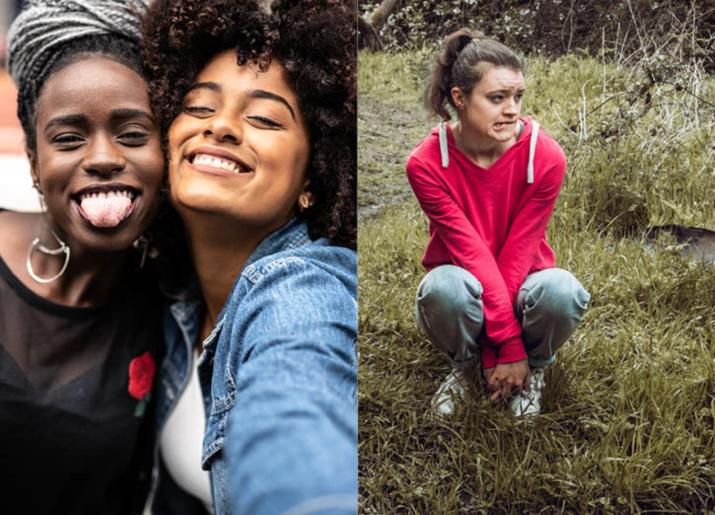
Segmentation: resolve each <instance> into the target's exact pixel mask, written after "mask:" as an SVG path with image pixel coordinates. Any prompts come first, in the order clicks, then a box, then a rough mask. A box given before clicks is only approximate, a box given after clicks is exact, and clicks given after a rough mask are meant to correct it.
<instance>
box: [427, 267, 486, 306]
mask: <svg viewBox="0 0 715 515" xmlns="http://www.w3.org/2000/svg"><path fill="white" fill-rule="evenodd" d="M481 299H482V286H481V284H480V283H479V281H478V280H477V279H476V278H475V277H474V276H473V275H472V274H470V273H469V272H467V271H466V270H464V269H463V268H459V267H457V266H453V265H442V266H439V267H437V268H434V269H433V270H431V271H430V272H429V273H428V274H427V275H426V276H425V277H424V279H422V282H421V283H420V286H419V288H418V290H417V298H416V302H417V308H418V311H422V310H425V309H426V310H429V311H431V312H435V311H438V312H439V313H440V314H442V315H443V316H450V317H451V316H455V317H457V316H460V315H462V314H463V313H464V312H465V311H473V310H474V309H475V308H478V309H479V310H481V307H482V300H481Z"/></svg>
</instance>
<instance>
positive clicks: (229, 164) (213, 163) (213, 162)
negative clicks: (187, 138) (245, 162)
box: [193, 154, 248, 173]
mask: <svg viewBox="0 0 715 515" xmlns="http://www.w3.org/2000/svg"><path fill="white" fill-rule="evenodd" d="M193 162H194V164H195V165H203V166H210V167H212V168H219V169H221V170H226V171H228V172H231V173H245V172H247V171H248V170H245V169H243V168H242V167H241V166H240V165H238V163H236V162H234V161H230V160H228V159H222V158H220V157H216V156H210V155H207V154H197V155H196V156H195V157H194V161H193Z"/></svg>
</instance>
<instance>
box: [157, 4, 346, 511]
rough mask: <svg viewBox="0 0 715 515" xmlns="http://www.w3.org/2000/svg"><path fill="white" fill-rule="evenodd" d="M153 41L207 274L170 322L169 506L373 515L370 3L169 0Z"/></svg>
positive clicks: (165, 388)
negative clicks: (362, 306) (364, 227)
mask: <svg viewBox="0 0 715 515" xmlns="http://www.w3.org/2000/svg"><path fill="white" fill-rule="evenodd" d="M144 38H145V58H146V61H147V66H148V70H149V79H150V89H151V95H152V102H153V106H154V108H155V110H156V113H157V116H158V117H159V119H160V124H161V126H162V129H163V133H164V134H165V137H164V144H165V148H166V151H167V155H168V161H169V163H168V176H169V198H170V201H171V204H172V206H173V208H174V209H175V211H176V213H178V215H179V218H180V222H179V220H178V219H177V224H179V223H180V224H181V225H182V226H183V228H184V233H185V236H186V238H185V247H186V248H187V250H188V255H189V256H190V258H191V262H192V264H193V268H194V271H195V274H188V275H187V276H186V277H188V276H195V277H196V281H195V286H193V287H192V284H191V281H190V280H188V279H187V280H186V281H185V284H182V285H181V293H180V294H178V295H176V298H175V299H174V300H173V302H172V304H171V306H170V309H169V310H168V313H167V317H166V325H165V334H166V336H165V338H166V345H167V354H166V355H167V358H166V360H165V362H164V364H163V367H162V368H161V371H160V379H161V381H160V384H161V388H160V389H159V391H158V411H159V426H158V431H159V449H160V452H159V455H160V458H161V459H160V482H159V487H158V488H157V491H156V493H155V501H154V508H155V511H156V512H162V511H163V512H170V513H179V512H181V513H185V512H187V510H188V509H189V506H194V505H195V506H196V510H197V511H195V512H196V513H202V512H205V511H213V512H214V513H221V514H224V513H226V514H227V513H235V514H248V513H250V514H264V513H265V514H276V513H287V512H290V513H313V512H315V511H320V512H321V513H355V511H356V509H357V505H356V500H357V411H356V403H357V402H356V392H357V356H356V348H355V340H356V334H357V302H356V298H357V266H356V265H357V263H356V253H355V238H356V196H355V178H356V73H355V72H356V58H357V55H356V54H357V49H356V15H355V12H354V9H349V8H347V7H346V6H345V5H344V3H342V2H340V1H335V0H332V1H331V0H304V1H278V2H273V3H272V4H270V5H268V4H267V3H266V2H260V3H259V2H255V1H243V2H235V1H227V0H157V1H156V2H154V4H153V5H152V6H151V8H150V11H149V13H148V15H147V17H146V20H145V24H144ZM166 225H167V224H166V223H165V226H166ZM168 231H169V229H168V228H167V234H168ZM164 254H165V255H166V254H167V253H166V252H165V253H164ZM172 257H173V256H172ZM197 413H201V414H203V415H204V416H205V418H203V417H196V414H197ZM201 468H203V469H204V470H206V471H208V473H206V472H204V471H203V470H201ZM186 499H191V502H189V501H187V500H186ZM172 503H174V506H173V507H172V506H171V504H172ZM177 503H180V505H181V507H180V510H181V511H179V508H177V507H176V504H177ZM191 503H193V504H191ZM192 512H193V511H192Z"/></svg>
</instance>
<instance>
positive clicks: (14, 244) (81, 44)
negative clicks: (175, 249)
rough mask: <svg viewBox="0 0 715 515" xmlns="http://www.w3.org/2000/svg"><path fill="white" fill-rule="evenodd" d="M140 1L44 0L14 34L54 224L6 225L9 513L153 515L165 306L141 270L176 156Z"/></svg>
mask: <svg viewBox="0 0 715 515" xmlns="http://www.w3.org/2000/svg"><path fill="white" fill-rule="evenodd" d="M145 9H146V5H145V4H144V2H143V1H138V0H136V1H135V0H92V1H89V0H62V1H59V0H29V1H28V2H27V3H26V7H25V9H24V11H23V12H22V13H20V15H19V16H18V18H17V19H16V20H15V22H14V23H13V25H12V27H11V30H10V34H9V51H8V67H9V70H10V73H11V75H12V76H13V78H14V80H15V82H16V83H17V86H18V91H19V94H18V116H19V118H20V121H21V124H22V127H23V129H24V132H25V136H26V148H27V155H28V158H29V160H30V167H31V174H32V179H33V182H34V186H35V188H36V189H37V191H38V194H39V195H40V198H41V201H42V202H41V204H42V205H43V206H44V208H43V211H42V212H41V213H18V212H10V211H3V212H0V234H2V238H0V421H1V423H0V461H2V464H3V466H2V472H0V484H2V489H3V501H2V502H3V512H4V513H31V514H33V515H42V514H47V515H49V514H57V513H62V514H77V515H79V514H86V515H90V514H117V515H120V514H121V515H125V514H127V513H140V512H141V508H142V506H143V503H144V498H145V496H146V489H147V487H148V473H147V471H148V467H149V466H150V465H151V458H152V453H151V450H152V446H151V443H152V431H151V428H152V422H153V420H152V417H150V416H148V415H147V412H146V407H147V401H148V400H149V397H150V393H151V387H152V382H153V381H152V377H153V370H154V361H155V360H157V359H158V358H159V350H160V344H161V317H160V313H158V312H157V306H159V305H160V303H159V302H157V300H158V296H157V295H156V294H155V288H152V287H151V285H152V284H153V281H150V280H148V278H147V277H146V271H145V270H141V271H140V270H138V269H139V268H140V260H141V256H142V252H141V250H140V251H139V252H137V250H135V249H133V248H132V247H133V243H135V242H141V241H143V238H142V235H143V233H144V232H145V231H146V230H147V227H148V226H149V224H150V222H151V220H152V218H153V216H154V214H155V212H156V209H157V204H158V202H159V191H160V186H161V184H162V181H163V166H164V160H163V154H162V151H161V139H160V132H159V125H158V123H157V122H156V121H155V118H154V115H153V112H152V109H151V108H150V104H149V95H148V91H147V83H146V81H145V79H144V77H143V65H142V62H141V59H140V56H141V51H140V48H139V37H140V34H139V19H140V16H141V14H142V13H143V12H144V11H145Z"/></svg>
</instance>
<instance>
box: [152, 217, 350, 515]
mask: <svg viewBox="0 0 715 515" xmlns="http://www.w3.org/2000/svg"><path fill="white" fill-rule="evenodd" d="M201 308H202V304H201V300H200V296H195V295H191V294H187V295H184V296H183V297H181V298H178V299H176V300H175V302H173V303H172V304H171V305H170V306H169V308H168V310H167V313H166V318H165V338H166V345H167V349H166V357H165V360H164V363H163V365H162V368H161V371H160V387H159V389H158V397H157V411H158V414H157V417H158V420H157V424H158V426H157V427H158V429H159V432H161V429H162V428H163V425H164V423H165V422H166V419H167V417H168V415H169V413H170V412H171V410H172V408H173V407H174V405H175V404H176V401H177V400H178V398H179V396H180V395H181V392H182V391H183V389H184V388H185V387H186V384H187V383H188V379H189V372H190V367H191V366H192V360H191V356H192V349H193V348H194V345H195V343H196V338H197V335H198V331H199V327H200V322H201V319H200V317H201V313H202V309H201ZM356 336H357V257H356V254H355V252H354V251H352V250H349V249H346V248H343V247H337V246H333V245H330V244H329V242H328V241H327V240H325V239H319V240H316V241H312V240H311V239H310V237H309V236H308V231H307V227H306V225H305V224H304V223H301V222H298V221H297V220H295V219H294V220H291V221H290V222H288V223H287V224H286V225H284V226H283V227H282V228H280V229H278V230H277V231H275V232H274V233H272V234H271V235H269V236H268V237H267V238H266V239H264V240H263V241H262V242H261V244H260V245H259V246H258V247H257V248H256V250H255V251H254V252H253V254H252V255H251V257H250V258H249V260H248V261H247V263H246V266H244V268H243V271H242V272H241V274H240V275H239V277H238V278H237V279H236V281H235V283H234V285H233V288H232V291H231V294H230V295H229V297H228V300H227V301H226V304H225V305H224V308H223V310H222V312H221V314H220V315H219V317H218V321H217V324H216V327H215V328H214V329H213V331H212V332H211V334H210V335H209V336H208V338H206V340H205V341H204V352H203V353H202V355H201V356H200V357H199V361H198V363H199V364H198V366H199V382H200V383H201V389H202V392H203V399H204V407H205V410H206V418H207V423H206V433H205V437H204V441H203V451H202V466H203V468H204V469H206V470H208V471H209V473H210V478H211V489H212V494H213V501H214V513H216V514H235V515H247V514H251V515H253V514H266V515H268V514H270V515H276V514H279V513H294V514H298V513H300V514H307V513H320V514H333V513H335V514H354V513H355V512H356V510H357V352H356V345H355V343H356ZM159 488H161V486H160V487H159ZM157 511H158V510H157Z"/></svg>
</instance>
